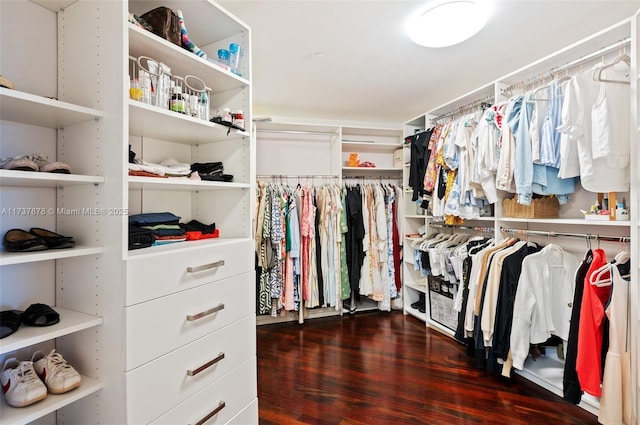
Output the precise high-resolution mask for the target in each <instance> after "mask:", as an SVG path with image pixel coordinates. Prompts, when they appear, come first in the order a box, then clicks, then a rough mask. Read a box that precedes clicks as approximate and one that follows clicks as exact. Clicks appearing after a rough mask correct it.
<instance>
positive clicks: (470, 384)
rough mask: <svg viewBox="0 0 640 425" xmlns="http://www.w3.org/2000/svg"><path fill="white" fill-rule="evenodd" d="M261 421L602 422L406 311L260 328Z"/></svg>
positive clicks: (321, 424) (269, 424) (266, 424)
mask: <svg viewBox="0 0 640 425" xmlns="http://www.w3.org/2000/svg"><path fill="white" fill-rule="evenodd" d="M257 332H258V401H259V407H260V424H261V425H272V424H278V425H283V424H314V425H324V424H327V425H329V424H367V425H372V424H505V425H506V424H508V425H519V424H522V425H532V424H545V425H546V424H554V425H557V424H575V425H578V424H590V425H591V424H593V425H595V424H597V423H598V422H597V419H596V417H595V416H593V415H591V414H590V413H588V412H586V411H585V410H583V409H581V408H579V407H577V406H574V405H572V404H570V403H567V402H565V401H564V400H563V399H562V398H560V397H558V396H556V395H554V394H552V393H551V392H549V391H546V390H544V389H542V388H540V387H538V386H536V385H534V384H532V383H530V382H528V381H526V380H525V379H523V378H521V377H518V376H515V377H514V378H512V379H510V380H508V379H505V378H500V377H497V376H495V375H492V374H489V373H488V372H486V371H484V370H478V369H475V368H474V367H473V363H472V361H471V360H470V359H469V358H468V357H467V356H466V355H465V350H464V347H463V346H462V345H460V344H458V343H457V342H455V341H453V340H452V339H451V338H449V337H446V336H444V335H442V334H440V333H438V332H436V331H433V330H428V329H426V328H425V325H424V323H423V322H420V321H419V320H417V319H415V318H413V317H410V316H403V314H402V313H401V312H391V313H377V312H373V313H358V314H356V315H353V316H351V315H345V316H343V317H331V318H323V319H313V320H308V321H306V322H305V323H304V324H303V325H299V324H298V323H281V324H274V325H263V326H258V329H257Z"/></svg>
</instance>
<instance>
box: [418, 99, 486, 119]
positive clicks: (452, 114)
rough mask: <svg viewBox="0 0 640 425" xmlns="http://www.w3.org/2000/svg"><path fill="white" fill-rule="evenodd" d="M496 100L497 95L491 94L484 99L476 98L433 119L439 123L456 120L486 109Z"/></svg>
mask: <svg viewBox="0 0 640 425" xmlns="http://www.w3.org/2000/svg"><path fill="white" fill-rule="evenodd" d="M494 101H495V96H494V95H489V96H486V97H484V98H482V99H477V100H474V101H473V102H471V103H468V104H466V105H464V106H460V107H458V108H455V109H454V110H452V111H449V112H447V113H445V114H442V115H438V116H437V117H435V118H432V119H431V121H432V122H434V123H436V124H437V123H440V122H441V121H447V120H454V119H456V118H458V117H460V116H462V115H466V114H470V113H472V112H475V111H477V110H478V109H482V110H485V109H486V108H488V107H490V106H491V105H492V104H493V102H494Z"/></svg>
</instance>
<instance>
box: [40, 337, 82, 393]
mask: <svg viewBox="0 0 640 425" xmlns="http://www.w3.org/2000/svg"><path fill="white" fill-rule="evenodd" d="M31 361H32V362H33V367H34V368H35V371H36V373H37V374H38V376H39V377H40V379H42V381H43V382H44V384H45V385H46V386H47V389H48V390H49V392H50V393H51V394H62V393H66V392H67V391H71V390H72V389H74V388H77V387H78V386H79V385H80V380H81V379H80V374H79V373H78V371H76V370H75V369H74V368H73V366H70V365H69V364H68V363H67V361H66V360H65V359H64V358H63V357H62V355H61V354H60V353H56V350H55V348H54V349H53V350H51V352H50V353H49V354H47V355H46V356H45V355H44V353H43V352H42V351H36V352H35V353H33V355H32V356H31Z"/></svg>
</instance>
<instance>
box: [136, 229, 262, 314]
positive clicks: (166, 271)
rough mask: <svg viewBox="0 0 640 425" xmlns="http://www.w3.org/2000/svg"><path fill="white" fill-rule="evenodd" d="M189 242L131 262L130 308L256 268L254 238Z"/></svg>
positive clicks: (142, 256)
mask: <svg viewBox="0 0 640 425" xmlns="http://www.w3.org/2000/svg"><path fill="white" fill-rule="evenodd" d="M189 243H191V242H186V243H185V245H184V246H185V248H183V249H180V250H172V251H166V252H164V251H160V252H156V253H153V254H149V255H140V256H132V257H130V258H129V259H128V260H127V289H126V291H127V294H126V305H127V306H130V305H133V304H137V303H140V302H143V301H148V300H151V299H154V298H158V297H162V296H165V295H169V294H173V293H176V292H179V291H183V290H185V289H190V288H193V287H196V286H198V285H202V284H205V283H209V282H213V281H216V280H220V279H225V278H227V277H230V276H235V275H238V274H240V273H244V272H248V271H250V270H253V269H254V268H255V259H254V258H255V257H254V245H253V240H251V239H242V240H221V241H214V242H203V243H199V242H193V243H194V245H193V246H189Z"/></svg>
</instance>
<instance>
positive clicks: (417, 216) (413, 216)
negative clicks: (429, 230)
mask: <svg viewBox="0 0 640 425" xmlns="http://www.w3.org/2000/svg"><path fill="white" fill-rule="evenodd" d="M404 217H405V218H421V219H423V220H424V219H425V218H427V216H426V215H420V214H408V215H405V216H404Z"/></svg>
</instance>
